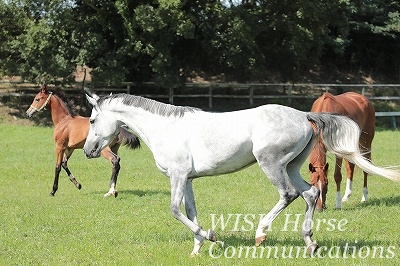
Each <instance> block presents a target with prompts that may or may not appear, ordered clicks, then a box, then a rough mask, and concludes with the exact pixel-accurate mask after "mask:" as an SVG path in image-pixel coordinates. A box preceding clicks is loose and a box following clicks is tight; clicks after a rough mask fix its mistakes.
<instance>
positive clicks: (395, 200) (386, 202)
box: [358, 196, 400, 207]
mask: <svg viewBox="0 0 400 266" xmlns="http://www.w3.org/2000/svg"><path fill="white" fill-rule="evenodd" d="M398 204H400V196H395V197H393V196H391V197H384V198H370V199H368V201H367V202H360V203H359V204H358V205H359V206H361V207H362V206H394V205H398Z"/></svg>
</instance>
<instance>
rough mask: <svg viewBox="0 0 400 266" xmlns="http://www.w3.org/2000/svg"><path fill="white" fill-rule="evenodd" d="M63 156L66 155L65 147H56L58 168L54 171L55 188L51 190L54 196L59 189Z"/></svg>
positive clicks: (51, 194)
mask: <svg viewBox="0 0 400 266" xmlns="http://www.w3.org/2000/svg"><path fill="white" fill-rule="evenodd" d="M63 156H64V149H61V148H58V147H56V168H55V172H54V183H53V189H52V191H51V192H50V196H54V194H56V192H57V190H58V178H59V177H60V171H61V163H62V158H63Z"/></svg>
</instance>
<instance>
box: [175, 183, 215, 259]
mask: <svg viewBox="0 0 400 266" xmlns="http://www.w3.org/2000/svg"><path fill="white" fill-rule="evenodd" d="M184 195H185V209H186V213H187V215H188V217H189V218H188V217H186V216H184V215H183V214H182V212H181V208H180V205H181V203H182V200H183V196H184ZM171 213H172V216H174V217H175V218H176V219H177V220H179V221H181V222H182V223H183V224H184V225H185V226H186V227H188V228H189V229H190V230H191V231H192V232H193V233H194V235H195V240H194V248H193V251H192V253H191V255H192V256H193V255H196V254H198V252H199V250H200V247H201V246H202V244H203V239H204V238H205V239H208V240H210V241H213V242H215V241H216V236H215V233H214V231H212V230H211V229H210V230H208V231H204V230H203V229H202V228H201V226H199V225H198V224H197V218H196V215H197V212H196V207H195V201H194V194H193V189H192V182H191V181H188V180H187V178H186V177H183V178H182V177H181V178H179V177H171Z"/></svg>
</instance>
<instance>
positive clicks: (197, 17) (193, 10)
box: [0, 0, 400, 84]
mask: <svg viewBox="0 0 400 266" xmlns="http://www.w3.org/2000/svg"><path fill="white" fill-rule="evenodd" d="M0 15H1V17H2V20H1V21H0V52H1V54H0V72H1V73H2V74H3V75H5V74H14V75H16V74H18V75H21V76H23V77H24V78H25V79H27V80H30V81H35V82H69V81H70V80H71V78H72V76H71V74H72V72H73V71H74V70H75V68H76V66H77V65H86V66H89V67H91V68H93V71H92V75H93V80H94V81H95V82H109V83H118V82H121V81H134V82H141V81H149V80H155V81H156V82H158V83H160V84H177V83H179V82H181V81H182V80H185V77H187V76H190V75H191V73H192V72H193V71H202V72H204V73H207V74H210V75H211V74H212V75H217V74H222V73H223V74H224V75H225V76H226V77H227V78H228V79H234V80H236V81H250V80H256V79H258V80H260V79H262V77H263V75H265V73H266V72H273V73H277V74H278V75H279V76H280V77H281V79H282V81H292V82H296V80H297V79H299V75H301V74H302V73H304V71H305V70H308V69H318V68H320V67H324V66H333V67H336V68H346V67H349V66H350V67H352V68H354V69H357V68H358V69H363V70H364V71H367V72H371V73H385V74H386V75H388V76H391V77H395V78H400V77H399V76H400V42H399V37H400V4H399V3H398V1H391V0H369V1H365V0H326V1H314V0H305V1H299V0H294V1H293V0H279V1H278V0H268V1H266V0H241V1H233V0H230V1H226V0H220V1H218V0H197V1H187V0H186V1H181V0H138V1H130V0H67V1H66V0H51V1H50V0H39V1H37V0H36V1H32V0H7V1H6V0H3V1H0Z"/></svg>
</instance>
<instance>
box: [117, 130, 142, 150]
mask: <svg viewBox="0 0 400 266" xmlns="http://www.w3.org/2000/svg"><path fill="white" fill-rule="evenodd" d="M117 138H118V141H117V143H119V144H121V145H124V146H127V147H128V148H130V149H137V148H140V140H139V138H138V137H137V136H136V135H135V134H133V133H132V132H130V131H128V130H126V129H125V128H124V127H121V130H120V131H119V134H118V136H117Z"/></svg>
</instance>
